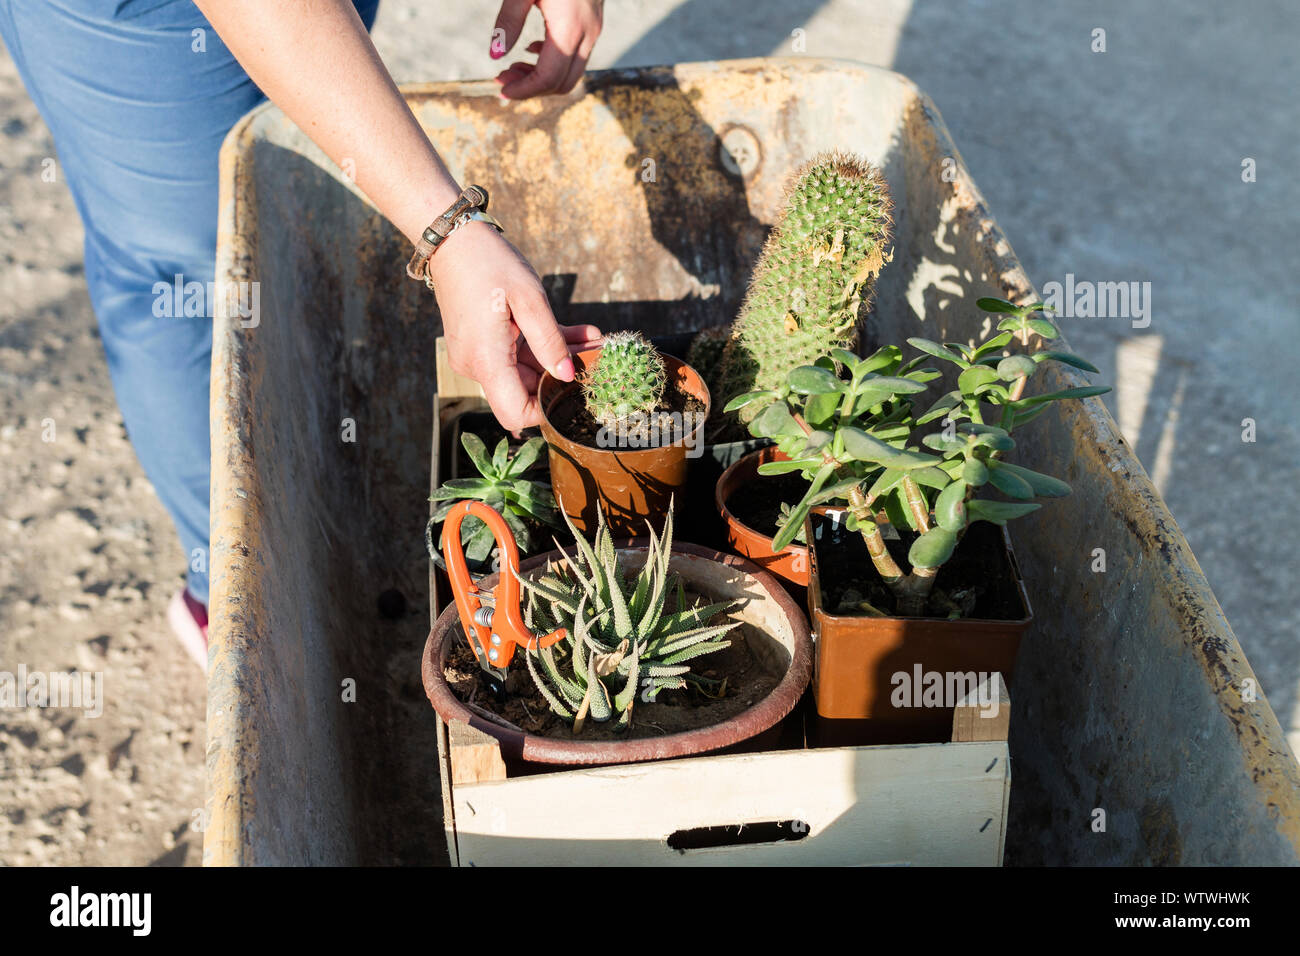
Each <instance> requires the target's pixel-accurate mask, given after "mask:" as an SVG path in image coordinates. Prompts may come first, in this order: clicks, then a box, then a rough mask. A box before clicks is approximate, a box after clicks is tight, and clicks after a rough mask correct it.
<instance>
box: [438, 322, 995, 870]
mask: <svg viewBox="0 0 1300 956" xmlns="http://www.w3.org/2000/svg"><path fill="white" fill-rule="evenodd" d="M437 359H438V383H439V387H438V395H437V396H436V397H435V399H434V422H435V424H436V426H437V428H438V434H436V435H435V436H434V441H433V482H434V487H437V483H438V481H439V478H440V474H441V472H440V467H441V458H442V454H443V449H442V448H441V447H440V446H441V444H442V433H443V431H444V430H445V428H446V426H447V424H448V423H449V422H450V420H451V418H452V417H453V416H454V415H455V414H457V413H459V412H462V411H474V410H479V409H482V408H486V407H487V405H486V402H485V401H484V399H483V397H482V392H481V390H480V389H479V388H478V385H477V383H475V382H473V381H472V380H469V379H466V378H464V377H463V376H459V375H456V374H455V373H454V372H452V371H451V370H450V368H449V367H448V366H447V364H446V349H445V345H444V343H443V341H442V340H441V339H439V341H438V349H437ZM437 578H438V576H437V575H436V574H431V587H430V593H431V594H432V595H433V609H434V615H435V616H436V614H437V611H438V610H439V609H441V608H442V607H443V606H444V604H445V603H446V602H449V601H450V600H451V596H450V595H449V594H445V593H442V592H443V591H445V587H443V585H442V583H441V582H439V581H438V580H437ZM990 679H996V680H997V681H998V684H997V686H998V688H999V691H1000V692H999V707H998V709H997V716H995V717H984V716H981V710H980V707H979V704H978V697H973V698H971V699H969V700H967V701H963V702H961V703H959V705H958V706H957V707H956V709H955V710H954V712H953V733H952V741H951V742H950V743H941V744H909V745H901V746H875V747H834V748H807V747H805V748H803V749H790V750H778V751H771V752H766V753H756V754H736V755H727V756H717V757H690V758H685V759H681V760H667V761H658V762H654V763H644V764H625V765H620V766H613V767H600V768H595V769H584V770H564V771H556V772H550V773H536V774H529V775H523V776H510V775H509V774H508V772H507V768H506V763H505V761H504V759H503V758H502V756H501V751H500V748H499V747H498V746H497V742H496V741H495V740H494V739H493V738H492V737H490V736H488V735H487V734H484V733H482V732H480V731H478V730H476V729H474V728H472V727H470V726H468V725H466V724H463V723H459V722H457V723H455V724H452V725H448V724H446V723H445V722H444V721H442V720H441V719H440V720H439V721H438V769H439V775H440V777H441V780H442V800H443V822H444V828H445V831H446V837H447V849H448V852H449V854H450V857H451V861H452V863H453V864H454V865H459V866H506V865H515V866H518V865H529V866H564V865H583V864H624V865H664V864H675V865H730V866H736V865H753V866H768V865H782V864H786V865H819V864H820V865H927V866H928V865H955V866H998V865H1001V862H1002V851H1003V845H1004V843H1005V839H1006V820H1007V799H1008V795H1009V793H1010V789H1011V768H1010V760H1009V756H1008V749H1007V727H1008V720H1009V718H1010V700H1009V698H1008V697H1007V694H1006V691H1005V685H1004V684H1003V682H1002V681H1001V679H1000V677H999V676H998V675H993V677H991V678H990ZM986 699H987V698H986ZM789 719H792V720H797V719H799V717H798V715H797V714H796V715H794V716H792V717H791V718H789ZM754 840H757V841H758V842H750V841H754ZM699 843H710V844H721V845H710V846H695V844H699ZM683 844H685V845H686V846H683Z"/></svg>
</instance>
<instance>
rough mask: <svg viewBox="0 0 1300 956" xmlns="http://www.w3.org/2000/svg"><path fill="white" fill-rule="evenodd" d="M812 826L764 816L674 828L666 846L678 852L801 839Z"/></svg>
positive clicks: (809, 831)
mask: <svg viewBox="0 0 1300 956" xmlns="http://www.w3.org/2000/svg"><path fill="white" fill-rule="evenodd" d="M811 832H812V828H811V827H809V826H808V824H807V823H805V822H804V821H802V820H765V821H763V822H762V823H732V824H728V825H726V826H718V827H694V828H692V829H690V830H677V831H675V832H673V833H672V834H670V835H669V837H668V848H669V849H670V850H676V851H677V852H679V853H685V852H686V851H687V850H707V849H711V848H713V847H720V846H749V845H752V844H755V843H791V842H794V841H796V840H802V839H804V838H805V837H807V836H808V834H809V833H811Z"/></svg>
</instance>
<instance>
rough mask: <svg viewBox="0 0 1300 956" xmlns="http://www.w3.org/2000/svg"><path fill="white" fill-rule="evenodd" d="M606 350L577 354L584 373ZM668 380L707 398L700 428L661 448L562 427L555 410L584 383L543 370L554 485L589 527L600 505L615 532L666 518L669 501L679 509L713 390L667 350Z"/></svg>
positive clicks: (637, 531) (639, 529)
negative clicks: (571, 434)
mask: <svg viewBox="0 0 1300 956" xmlns="http://www.w3.org/2000/svg"><path fill="white" fill-rule="evenodd" d="M599 355H600V349H588V350H587V351H585V352H579V353H578V354H577V355H575V356H573V364H574V367H575V369H576V370H577V373H578V377H579V378H580V377H581V375H582V373H583V371H584V370H585V369H587V368H589V367H591V366H592V365H593V364H595V361H596V359H597V358H598V357H599ZM664 367H665V369H666V371H667V373H668V385H669V387H671V386H673V385H677V386H679V387H681V388H682V389H683V390H684V391H686V392H687V393H689V394H690V395H692V396H693V397H694V398H696V399H698V400H699V401H700V402H702V403H703V404H704V412H703V415H702V416H701V418H700V420H699V422H698V423H697V424H696V426H695V428H694V429H693V430H692V431H691V432H690V433H688V434H687V435H684V436H682V438H681V439H679V440H678V441H676V442H674V443H673V444H671V445H665V446H663V447H660V448H595V447H593V446H590V445H583V444H580V443H578V442H576V441H574V440H572V439H570V438H568V437H566V436H565V435H563V434H561V433H560V431H559V430H558V429H556V427H555V425H554V423H552V421H551V412H552V411H553V410H554V409H555V407H556V406H557V405H558V404H559V402H560V401H561V400H563V399H564V398H565V396H567V395H569V394H570V393H572V392H573V391H574V390H575V389H578V388H580V387H581V386H580V385H579V384H578V381H577V380H576V379H575V381H572V382H561V381H559V380H558V379H555V378H552V377H551V375H550V374H549V373H548V374H545V375H543V376H542V381H541V385H540V386H539V387H538V399H539V401H540V404H541V407H542V435H543V437H545V438H546V443H547V445H548V446H549V448H550V451H549V458H550V464H551V488H552V490H553V491H554V492H555V498H556V501H557V502H558V503H559V505H560V507H562V508H563V509H564V511H565V513H566V514H567V515H568V516H569V517H570V518H572V519H573V523H574V524H576V525H577V526H578V528H579V529H580V530H582V531H584V532H588V533H594V532H595V530H596V506H597V504H598V503H599V505H600V507H601V508H602V509H604V512H605V520H606V521H607V522H608V523H609V526H610V530H611V531H612V532H613V534H614V537H616V538H633V537H637V536H639V535H643V534H645V530H646V521H649V522H650V523H651V524H652V525H654V526H655V527H656V528H657V527H659V526H660V525H662V523H663V518H664V516H665V515H666V514H667V512H668V505H669V502H670V501H672V502H674V510H677V509H678V508H680V505H681V499H682V492H683V490H684V489H685V487H686V474H687V467H688V465H689V463H690V460H689V458H688V451H690V450H692V449H697V450H698V451H697V452H696V454H697V455H698V454H699V453H702V451H703V448H704V421H705V419H707V418H708V417H709V407H710V406H709V389H708V386H707V385H705V384H704V379H702V378H701V377H700V374H699V373H698V372H696V371H695V369H693V368H691V367H690V366H689V365H687V364H686V363H685V362H683V361H682V360H681V359H677V358H673V357H672V356H671V355H665V356H664Z"/></svg>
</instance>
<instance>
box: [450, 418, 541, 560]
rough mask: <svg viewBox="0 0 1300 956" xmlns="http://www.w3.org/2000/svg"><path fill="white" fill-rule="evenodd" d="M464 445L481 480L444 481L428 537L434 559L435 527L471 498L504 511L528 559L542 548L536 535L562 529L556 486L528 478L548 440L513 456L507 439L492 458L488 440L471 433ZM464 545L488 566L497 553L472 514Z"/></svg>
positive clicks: (463, 437) (526, 446) (464, 436)
mask: <svg viewBox="0 0 1300 956" xmlns="http://www.w3.org/2000/svg"><path fill="white" fill-rule="evenodd" d="M460 443H461V445H462V446H463V447H464V449H465V453H466V454H467V455H468V456H469V460H470V462H471V463H472V464H473V465H474V468H475V469H476V470H477V471H478V474H479V476H478V477H477V478H453V479H451V480H450V481H445V482H443V483H442V484H441V485H440V486H438V488H437V489H436V490H435V491H434V493H433V496H432V497H431V498H430V499H429V500H430V501H433V502H438V503H439V504H438V507H437V508H435V509H434V512H433V515H432V516H431V517H430V518H429V525H428V528H427V529H426V532H425V540H426V544H427V545H428V547H429V553H430V556H433V555H434V554H435V548H434V544H433V542H434V540H435V539H434V536H433V527H434V525H437V524H441V523H442V522H443V521H445V520H446V518H447V515H448V514H450V513H451V509H452V508H453V507H455V505H456V503H457V502H459V501H465V500H467V499H474V500H477V501H482V502H483V503H485V504H487V505H490V506H491V507H493V508H495V509H496V510H497V511H499V512H500V513H501V516H502V517H503V518H505V520H506V524H508V525H509V526H510V530H511V531H512V532H513V533H514V536H515V541H516V542H517V543H518V545H519V548H520V550H521V551H523V553H524V554H530V553H532V552H533V549H534V547H535V545H537V544H538V543H539V542H538V541H537V540H536V539H537V532H538V531H540V530H541V528H542V527H552V528H559V527H560V522H559V518H558V513H559V509H557V508H556V506H555V498H554V496H553V495H552V494H551V486H550V485H549V484H547V483H546V482H544V481H534V480H531V479H528V478H525V477H524V474H525V473H526V472H527V471H528V469H530V468H531V467H532V466H533V464H534V463H535V462H536V461H537V459H538V457H540V455H541V453H542V450H543V449H544V448H545V447H546V443H545V441H544V440H543V439H541V438H530V439H528V441H526V442H524V443H523V444H522V445H520V446H519V449H518V450H517V451H516V452H515V453H514V454H513V455H512V454H511V453H510V444H509V441H508V440H507V439H505V438H502V439H501V441H499V442H498V443H497V446H496V449H495V450H494V451H493V452H492V454H491V456H489V455H488V453H487V446H486V445H485V444H484V443H483V439H481V438H479V437H478V436H477V435H474V434H472V433H470V432H465V433H464V434H462V435H461V436H460ZM460 543H461V547H463V548H464V549H465V558H466V560H468V561H470V562H483V561H486V560H487V558H488V556H489V555H490V554H491V553H492V548H493V546H494V544H495V541H494V539H493V537H492V529H490V528H489V527H488V526H487V525H486V524H484V523H483V522H482V521H480V520H479V519H478V518H475V517H474V516H473V515H470V516H469V517H467V518H466V519H465V520H464V521H463V522H461V526H460Z"/></svg>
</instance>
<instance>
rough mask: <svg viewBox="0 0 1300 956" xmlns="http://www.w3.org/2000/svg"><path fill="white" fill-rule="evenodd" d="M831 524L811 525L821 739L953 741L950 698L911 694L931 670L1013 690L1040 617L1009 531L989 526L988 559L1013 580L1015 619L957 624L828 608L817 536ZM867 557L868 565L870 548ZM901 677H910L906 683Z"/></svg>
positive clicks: (817, 734)
mask: <svg viewBox="0 0 1300 956" xmlns="http://www.w3.org/2000/svg"><path fill="white" fill-rule="evenodd" d="M828 526H829V523H828V522H826V521H824V520H818V519H816V518H815V517H814V516H811V515H810V516H809V519H808V521H807V522H806V523H805V529H806V532H805V533H806V535H807V537H808V540H809V542H810V543H812V545H813V547H812V548H811V549H810V552H809V557H810V559H811V563H810V578H809V584H808V610H809V614H810V616H811V618H812V622H813V631H814V634H815V635H816V638H815V642H814V643H815V646H816V662H815V665H814V670H813V697H814V700H815V702H816V707H817V717H816V719H815V720H814V721H813V726H811V727H810V731H811V734H812V736H813V737H814V739H815V741H816V743H817V745H818V746H850V745H862V744H905V743H941V742H944V741H947V740H949V739H951V733H952V713H953V706H952V705H953V701H951V700H948V699H946V696H945V699H944V701H943V702H942V704H941V705H939V706H929V705H925V704H923V705H922V706H916V704H917V703H918V701H919V700H922V699H923V690H914V688H915V687H916V685H918V683H919V685H920V687H921V688H924V681H925V676H926V675H928V674H933V673H938V674H940V675H942V677H943V682H944V685H945V689H946V688H947V686H948V684H949V682H950V675H951V678H953V679H954V680H956V679H957V676H958V675H969V674H971V673H974V674H976V675H977V677H978V678H980V679H982V677H983V675H984V674H988V673H991V672H993V671H999V672H1001V673H1002V675H1003V678H1004V679H1005V680H1006V682H1007V685H1008V687H1010V684H1011V680H1012V677H1013V676H1014V673H1015V667H1016V655H1017V654H1018V652H1019V650H1020V641H1021V638H1022V637H1023V636H1024V633H1025V630H1026V629H1027V628H1028V627H1029V624H1030V622H1031V621H1032V620H1033V613H1032V612H1031V610H1030V607H1029V595H1028V593H1027V592H1026V591H1025V585H1024V581H1023V580H1022V579H1021V576H1020V569H1019V568H1018V567H1017V566H1016V562H1015V556H1014V554H1012V551H1011V540H1010V538H1009V537H1008V535H1007V531H1006V528H994V527H993V526H989V529H990V530H991V531H994V532H997V534H996V536H995V537H996V539H997V542H998V547H997V550H998V552H1000V553H999V554H998V555H997V557H998V560H995V561H993V562H990V571H989V573H990V574H1000V575H1007V576H1009V577H1008V581H1009V584H1010V588H1011V590H1013V591H1014V594H1015V600H1016V602H1017V604H1018V606H1019V609H1020V612H1019V613H1017V616H1016V617H1015V618H1013V619H1011V620H980V619H975V618H965V619H960V620H955V621H953V620H944V619H940V618H922V617H868V616H865V615H839V614H832V613H831V612H829V611H828V610H827V609H826V607H825V605H824V595H823V592H822V574H821V572H820V571H819V567H818V565H819V558H818V553H817V551H818V547H817V542H819V541H820V540H822V539H820V538H818V537H815V536H816V535H817V534H818V533H819V530H818V529H825V528H827V527H828ZM967 534H968V535H969V534H970V532H967ZM965 543H966V542H965V541H963V544H965ZM959 548H960V545H959ZM862 560H863V561H870V558H869V557H868V556H867V551H866V546H865V545H863V547H862ZM941 573H942V572H941ZM940 580H942V578H941V579H940ZM898 675H906V679H905V680H904V678H903V677H900V676H898ZM977 683H978V681H977ZM954 686H957V685H954ZM960 686H964V680H962V681H961V684H960ZM896 693H897V694H898V695H899V696H900V697H901V698H904V699H906V700H907V704H906V705H904V706H895V700H894V699H893V698H894V696H895V694H896ZM918 694H919V695H921V697H918V696H916V695H918Z"/></svg>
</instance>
